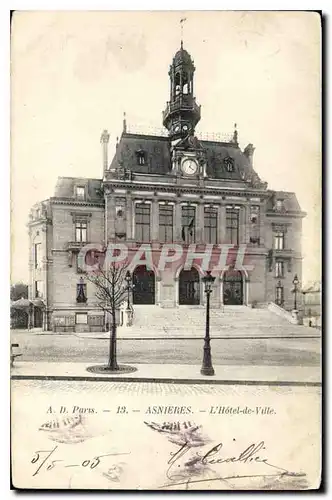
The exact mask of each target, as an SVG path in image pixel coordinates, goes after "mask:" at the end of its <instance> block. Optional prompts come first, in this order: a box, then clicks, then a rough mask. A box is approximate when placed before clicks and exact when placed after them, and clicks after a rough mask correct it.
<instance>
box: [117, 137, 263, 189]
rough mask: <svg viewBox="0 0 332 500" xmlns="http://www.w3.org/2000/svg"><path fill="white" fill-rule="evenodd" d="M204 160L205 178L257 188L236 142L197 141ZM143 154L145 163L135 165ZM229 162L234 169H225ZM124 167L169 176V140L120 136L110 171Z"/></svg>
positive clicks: (253, 173) (252, 172) (133, 170)
mask: <svg viewBox="0 0 332 500" xmlns="http://www.w3.org/2000/svg"><path fill="white" fill-rule="evenodd" d="M198 142H199V146H200V148H201V150H202V151H204V153H205V155H206V158H207V175H208V177H210V178H215V179H229V180H238V181H239V180H240V181H241V180H247V181H255V182H256V183H258V184H260V179H259V176H258V175H257V173H256V172H255V171H254V170H253V168H252V167H251V164H250V160H249V158H248V156H247V155H246V154H245V153H244V152H242V151H241V149H240V148H239V147H238V145H237V144H236V143H235V142H218V141H207V140H203V141H198ZM139 154H144V156H145V162H144V164H140V163H139V162H138V161H137V157H138V155H139ZM229 158H231V160H232V161H233V165H234V169H233V171H229V170H228V169H227V159H229ZM120 167H124V168H125V169H127V170H131V171H132V172H137V173H146V174H161V175H163V174H169V173H170V172H171V168H172V165H171V143H170V140H169V138H168V137H163V136H153V135H141V134H130V133H127V132H126V133H123V134H122V136H121V139H120V142H119V143H118V145H117V148H116V153H115V156H114V158H113V160H112V162H111V165H110V168H111V169H113V170H114V169H117V168H120Z"/></svg>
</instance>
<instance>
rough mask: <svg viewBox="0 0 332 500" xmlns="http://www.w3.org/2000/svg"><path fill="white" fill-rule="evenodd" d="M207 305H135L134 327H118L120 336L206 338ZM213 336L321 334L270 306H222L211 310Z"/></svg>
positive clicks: (314, 335)
mask: <svg viewBox="0 0 332 500" xmlns="http://www.w3.org/2000/svg"><path fill="white" fill-rule="evenodd" d="M205 320H206V312H205V307H204V306H179V307H177V308H174V309H166V308H161V307H159V306H155V305H135V306H134V322H133V325H132V326H131V327H120V328H118V335H119V336H120V337H141V338H144V337H156V338H159V337H160V338H162V337H164V338H165V337H167V338H168V337H203V336H204V334H205ZM210 335H211V337H212V338H217V337H255V338H256V337H296V336H308V337H309V336H312V337H316V336H317V337H319V336H320V332H319V331H318V330H316V329H314V328H309V327H305V326H300V325H293V324H291V323H290V322H289V321H287V319H285V318H283V317H280V316H278V315H277V314H275V313H274V312H272V311H270V310H269V309H268V308H267V307H262V308H257V309H252V308H250V307H247V306H223V307H222V308H220V309H211V310H210Z"/></svg>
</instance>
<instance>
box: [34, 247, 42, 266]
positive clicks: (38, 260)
mask: <svg viewBox="0 0 332 500" xmlns="http://www.w3.org/2000/svg"><path fill="white" fill-rule="evenodd" d="M40 268H41V243H35V269H40Z"/></svg>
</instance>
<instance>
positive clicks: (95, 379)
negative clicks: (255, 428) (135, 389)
mask: <svg viewBox="0 0 332 500" xmlns="http://www.w3.org/2000/svg"><path fill="white" fill-rule="evenodd" d="M11 380H46V381H48V380H51V381H53V380H61V381H64V380H67V381H73V382H74V381H77V382H146V383H160V384H189V385H190V384H195V385H198V384H204V385H263V386H279V387H280V386H293V387H321V385H322V383H321V382H300V381H284V380H282V381H277V380H272V381H267V380H216V379H212V378H211V379H210V378H207V379H201V378H200V379H186V378H179V379H173V378H158V377H155V378H153V377H123V376H119V377H117V376H106V375H105V376H103V377H98V376H96V377H89V376H72V377H68V376H65V375H50V376H43V375H12V376H11Z"/></svg>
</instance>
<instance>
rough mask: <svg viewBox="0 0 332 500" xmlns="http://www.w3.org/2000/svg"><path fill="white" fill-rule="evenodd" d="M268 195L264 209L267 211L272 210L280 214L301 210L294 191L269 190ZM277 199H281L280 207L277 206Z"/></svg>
mask: <svg viewBox="0 0 332 500" xmlns="http://www.w3.org/2000/svg"><path fill="white" fill-rule="evenodd" d="M270 195H271V196H270V197H269V198H268V200H267V202H266V210H267V211H268V212H270V211H274V212H276V213H279V214H280V215H282V214H284V213H287V212H301V207H300V204H299V202H298V200H297V198H296V194H295V193H290V192H288V191H270ZM277 201H281V202H282V205H281V207H280V208H278V207H277Z"/></svg>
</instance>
